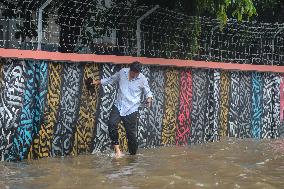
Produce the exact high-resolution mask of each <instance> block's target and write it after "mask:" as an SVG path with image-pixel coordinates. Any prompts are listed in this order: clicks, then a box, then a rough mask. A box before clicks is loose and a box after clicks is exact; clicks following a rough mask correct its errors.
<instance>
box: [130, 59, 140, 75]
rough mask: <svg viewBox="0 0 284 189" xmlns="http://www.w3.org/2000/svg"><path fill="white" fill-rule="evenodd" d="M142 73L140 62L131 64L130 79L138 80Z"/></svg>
mask: <svg viewBox="0 0 284 189" xmlns="http://www.w3.org/2000/svg"><path fill="white" fill-rule="evenodd" d="M140 72H141V64H140V62H138V61H136V62H133V63H132V64H130V77H131V78H136V77H138V75H139V73H140Z"/></svg>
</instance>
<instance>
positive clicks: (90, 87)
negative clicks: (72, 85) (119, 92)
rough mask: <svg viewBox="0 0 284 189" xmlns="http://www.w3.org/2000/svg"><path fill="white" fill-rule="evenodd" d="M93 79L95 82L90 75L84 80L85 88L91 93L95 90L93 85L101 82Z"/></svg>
mask: <svg viewBox="0 0 284 189" xmlns="http://www.w3.org/2000/svg"><path fill="white" fill-rule="evenodd" d="M95 81H96V82H94V80H93V79H92V78H90V77H89V78H87V79H86V80H85V84H86V87H87V90H88V91H90V93H91V94H93V93H94V92H95V88H94V85H98V84H100V83H101V82H100V80H95Z"/></svg>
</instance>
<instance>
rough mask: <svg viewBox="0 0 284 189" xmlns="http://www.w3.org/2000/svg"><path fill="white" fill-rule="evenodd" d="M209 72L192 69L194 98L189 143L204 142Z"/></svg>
mask: <svg viewBox="0 0 284 189" xmlns="http://www.w3.org/2000/svg"><path fill="white" fill-rule="evenodd" d="M207 77H208V72H207V71H206V70H200V69H193V70H192V84H193V89H192V93H193V98H192V113H191V123H192V127H191V135H190V141H189V144H195V143H203V142H204V128H205V124H206V122H205V121H206V118H205V117H206V109H207V93H208V78H207Z"/></svg>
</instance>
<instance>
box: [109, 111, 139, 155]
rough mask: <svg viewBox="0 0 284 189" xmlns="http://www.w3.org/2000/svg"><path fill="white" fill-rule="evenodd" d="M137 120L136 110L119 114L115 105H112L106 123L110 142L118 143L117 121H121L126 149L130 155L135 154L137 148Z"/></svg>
mask: <svg viewBox="0 0 284 189" xmlns="http://www.w3.org/2000/svg"><path fill="white" fill-rule="evenodd" d="M137 120H138V112H134V113H132V114H130V115H127V116H120V114H119V111H118V109H117V107H115V106H113V108H112V111H111V113H110V119H109V123H108V131H109V136H110V139H111V141H112V144H113V145H119V142H118V123H119V122H120V121H122V123H123V125H124V128H125V131H126V137H127V140H128V150H129V153H130V154H131V155H135V154H136V152H137V148H138V142H137V138H136V133H137Z"/></svg>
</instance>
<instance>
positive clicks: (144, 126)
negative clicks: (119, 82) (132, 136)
mask: <svg viewBox="0 0 284 189" xmlns="http://www.w3.org/2000/svg"><path fill="white" fill-rule="evenodd" d="M142 73H143V75H145V77H146V78H147V80H148V83H150V81H149V79H150V76H151V73H150V68H149V66H143V67H142ZM141 102H142V105H143V104H144V105H145V102H146V98H145V94H143V96H142V98H141ZM148 121H149V109H148V108H147V107H145V106H142V107H141V108H139V120H138V127H137V131H138V132H137V134H138V146H139V148H144V147H146V144H147V142H146V141H147V130H148V127H149V125H148Z"/></svg>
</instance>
